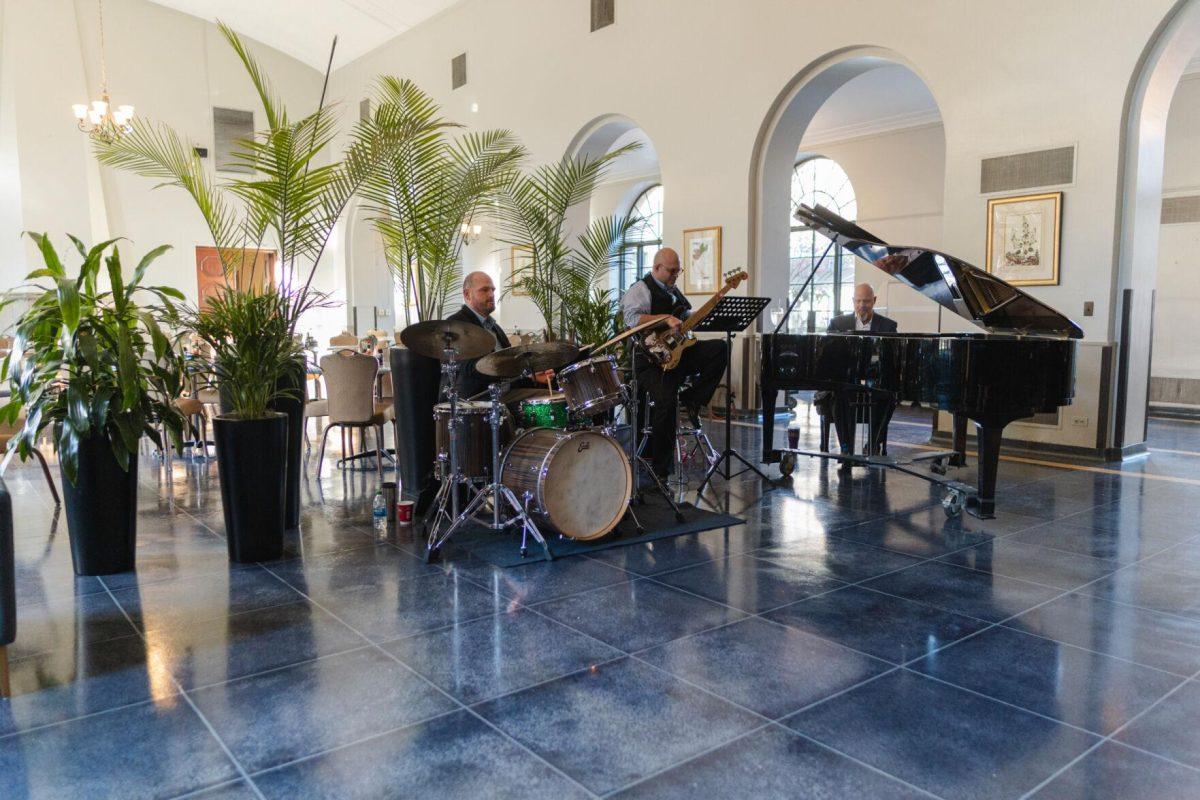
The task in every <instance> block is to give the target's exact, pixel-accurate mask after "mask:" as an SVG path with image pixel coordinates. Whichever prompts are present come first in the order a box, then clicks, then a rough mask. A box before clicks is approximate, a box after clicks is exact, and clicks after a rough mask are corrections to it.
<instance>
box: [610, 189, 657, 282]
mask: <svg viewBox="0 0 1200 800" xmlns="http://www.w3.org/2000/svg"><path fill="white" fill-rule="evenodd" d="M629 214H630V216H632V217H633V225H632V226H631V227H630V228H629V233H627V234H626V235H625V241H624V242H622V243H621V260H620V268H619V269H618V270H617V291H619V292H623V291H625V290H626V289H628V288H629V287H630V286H632V285H633V283H634V282H635V281H639V280H641V278H642V276H643V275H645V274H646V273H647V272H649V271H650V267H651V265H653V264H654V254H655V253H657V252H658V250H659V248H661V247H662V214H663V187H662V185H661V184H660V185H656V186H651V187H650V188H649V189H647V190H646V191H644V192H642V193H641V194H640V195H638V199H637V200H635V201H634V203H633V208H632V209H631V210H630V212H629Z"/></svg>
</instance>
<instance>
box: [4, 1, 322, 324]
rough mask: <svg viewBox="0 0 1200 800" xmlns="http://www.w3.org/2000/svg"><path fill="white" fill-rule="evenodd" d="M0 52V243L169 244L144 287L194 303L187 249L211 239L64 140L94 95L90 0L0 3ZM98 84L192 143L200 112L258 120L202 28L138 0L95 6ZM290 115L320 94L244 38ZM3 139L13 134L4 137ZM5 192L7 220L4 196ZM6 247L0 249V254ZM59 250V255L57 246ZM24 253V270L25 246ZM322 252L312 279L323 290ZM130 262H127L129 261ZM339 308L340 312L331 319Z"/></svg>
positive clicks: (235, 70)
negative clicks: (29, 233) (104, 78)
mask: <svg viewBox="0 0 1200 800" xmlns="http://www.w3.org/2000/svg"><path fill="white" fill-rule="evenodd" d="M2 10H3V25H2V28H0V30H2V35H3V40H2V51H0V52H2V55H0V176H4V175H6V174H8V171H9V170H11V169H12V166H13V165H15V167H16V170H17V180H16V181H12V182H10V181H8V180H4V181H3V189H0V223H2V224H3V234H2V235H0V239H2V240H3V245H2V246H0V247H8V248H11V238H12V237H15V235H16V232H17V231H19V230H23V229H29V230H36V231H47V232H49V233H50V234H51V235H52V236H53V237H55V239H56V240H57V241H59V242H62V243H63V244H64V245H65V244H66V238H65V234H66V233H68V232H69V233H73V234H75V235H77V236H79V237H80V238H82V239H84V240H85V241H88V240H92V241H99V240H100V237H102V236H105V235H112V236H124V237H126V238H128V239H129V240H130V241H129V242H127V243H123V244H122V245H121V246H122V249H123V250H124V251H125V252H126V257H127V260H132V259H130V258H129V257H130V256H135V255H136V256H138V257H140V255H141V254H142V253H144V252H145V251H147V250H150V249H151V248H153V247H156V246H158V245H160V244H170V245H172V247H173V249H172V250H171V251H170V252H169V253H167V254H166V255H165V256H163V257H162V258H160V259H159V261H158V262H156V264H155V266H154V267H153V269H152V272H151V273H150V279H151V280H152V281H154V282H155V283H160V284H166V285H170V286H175V287H177V288H179V289H181V290H182V291H184V292H185V294H187V295H188V296H189V297H192V298H194V297H195V291H196V266H195V254H194V253H195V250H194V248H195V247H196V246H198V245H200V246H211V244H212V241H211V238H210V237H209V235H208V233H207V229H206V228H205V227H204V225H203V222H202V220H201V218H200V216H199V213H198V212H197V211H196V210H195V207H194V205H193V204H192V202H191V200H190V198H188V197H187V196H186V195H185V194H184V193H183V192H182V190H178V189H174V188H162V189H157V190H152V187H153V186H154V185H155V183H156V181H153V180H149V179H145V178H139V177H137V176H134V175H131V174H129V173H125V172H118V171H115V170H109V169H107V168H101V167H99V165H98V164H97V163H96V161H95V159H94V157H93V156H92V155H91V151H90V143H89V139H88V137H87V136H86V135H85V134H83V133H81V132H80V131H78V130H77V129H76V127H75V120H74V118H73V116H72V114H71V105H72V104H73V103H80V102H87V101H89V100H91V99H92V98H94V97H96V96H97V95H98V92H99V84H100V54H99V41H98V27H97V11H96V4H95V3H94V2H91V0H37V1H36V2H30V1H29V0H3V9H2ZM104 12H105V13H104V23H105V32H106V37H107V60H108V77H109V88H110V92H111V94H112V99H113V102H114V103H117V104H120V103H129V104H132V105H134V106H135V107H136V109H137V114H138V116H142V117H148V118H152V119H154V120H158V121H162V122H165V123H167V124H169V125H171V126H172V127H173V128H175V129H176V130H177V131H179V132H180V133H182V134H183V135H185V136H186V137H188V138H190V139H191V140H193V141H194V143H195V144H197V145H200V146H204V147H208V148H209V152H210V163H211V153H212V146H213V130H212V107H213V106H221V107H226V108H236V109H245V110H253V111H254V112H255V124H256V126H259V127H265V120H264V119H263V116H262V112H261V110H260V108H259V104H258V101H257V96H256V95H255V94H254V92H253V89H252V87H251V85H250V82H249V80H248V78H247V77H246V75H245V71H244V69H243V68H242V66H241V63H240V62H239V61H238V60H237V58H236V56H235V55H234V54H233V52H232V50H231V49H230V48H229V46H228V45H227V44H226V43H225V40H224V38H223V37H222V36H221V35H220V33H219V31H218V30H217V28H216V27H215V26H214V25H211V24H209V23H206V22H202V21H200V20H198V19H196V18H194V17H191V16H188V15H185V14H181V13H178V12H175V11H171V10H169V9H166V8H163V7H162V6H159V5H156V4H153V3H149V2H145V1H144V0H109V1H108V2H106V3H105V4H104ZM251 47H252V49H253V51H254V53H255V54H256V55H257V56H258V57H259V59H260V60H261V62H262V64H263V66H264V68H265V70H266V72H267V73H268V74H269V75H270V76H271V78H272V79H273V80H274V82H275V85H276V88H277V90H278V91H279V93H280V94H281V96H282V97H283V98H284V100H285V102H286V103H287V104H288V106H289V109H290V110H291V111H292V113H293V114H294V115H300V114H304V113H309V112H310V111H312V110H313V109H315V108H316V104H317V102H318V100H319V98H320V91H321V76H320V75H319V74H318V73H317V72H316V71H315V70H313V69H312V68H310V67H307V66H305V65H303V64H301V63H300V62H298V61H296V60H294V59H292V58H289V57H287V56H284V55H282V54H280V53H278V52H276V51H274V50H271V49H269V48H266V47H263V46H260V45H257V44H254V43H251ZM13 134H15V135H13ZM14 192H19V201H18V208H19V213H17V212H14V210H13V205H12V198H13V195H14ZM9 252H10V251H9V250H5V249H0V253H4V254H8V253H9ZM60 252H62V250H61V249H60ZM23 254H24V258H25V260H26V261H27V262H28V264H34V263H37V260H38V259H37V256H36V255H35V254H34V253H33V251H32V249H31V248H29V246H28V245H27V246H26V247H25V250H24V253H23ZM335 262H336V257H335V258H334V259H331V261H330V264H328V265H326V266H325V267H324V268H323V270H322V283H323V285H325V286H327V287H329V288H334V281H335V280H336V279H337V277H336V272H337V266H336V263H335ZM133 263H136V261H133ZM26 266H27V264H24V265H23V264H21V263H20V262H19V261H18V260H15V259H10V258H4V259H0V287H9V286H12V285H15V284H16V283H18V282H19V280H20V278H22V277H23V276H24V274H25V272H27V271H28V269H26ZM337 313H339V314H340V313H342V312H340V311H339V312H337Z"/></svg>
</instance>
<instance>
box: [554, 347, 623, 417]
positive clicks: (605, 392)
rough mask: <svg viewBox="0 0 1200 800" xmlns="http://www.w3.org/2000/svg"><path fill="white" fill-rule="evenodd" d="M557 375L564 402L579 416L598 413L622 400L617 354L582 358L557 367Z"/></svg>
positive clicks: (618, 403)
mask: <svg viewBox="0 0 1200 800" xmlns="http://www.w3.org/2000/svg"><path fill="white" fill-rule="evenodd" d="M557 377H558V386H559V388H560V389H562V391H563V394H564V395H566V398H567V404H568V405H569V406H570V408H571V411H573V412H574V413H575V414H578V415H579V416H584V417H590V416H593V415H595V414H600V413H602V412H605V411H608V410H609V409H611V408H615V407H617V406H619V405H620V404H621V403H623V402H625V393H624V387H623V386H622V385H621V380H620V378H618V377H617V358H616V356H611V355H608V356H596V357H594V358H588V359H584V360H583V361H580V362H578V363H576V364H572V365H571V366H569V367H566V368H565V369H562V370H559V372H558V376H557Z"/></svg>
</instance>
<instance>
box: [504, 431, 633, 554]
mask: <svg viewBox="0 0 1200 800" xmlns="http://www.w3.org/2000/svg"><path fill="white" fill-rule="evenodd" d="M500 480H501V482H502V483H503V484H504V485H505V486H507V487H508V488H509V489H511V490H512V492H513V494H515V495H516V496H517V499H518V500H519V501H520V502H525V499H526V496H528V499H529V511H530V512H531V513H534V514H536V515H537V516H538V518H539V525H544V526H546V527H548V528H550V529H551V530H553V531H555V532H557V533H561V534H562V535H563V536H566V537H569V538H571V539H578V540H580V541H588V540H590V539H598V538H599V537H601V536H603V535H604V534H606V533H608V532H609V531H611V530H612V529H613V528H614V527H616V525H617V523H618V522H620V521H621V517H622V516H623V515H624V513H625V508H626V506H627V505H628V503H629V497H630V494H631V493H632V491H633V473H632V472H631V470H630V468H629V459H628V458H627V457H626V456H625V451H624V450H623V449H622V448H621V445H620V444H618V443H617V440H616V439H614V438H612V437H611V436H605V435H604V434H602V433H597V432H596V431H592V430H578V431H559V430H553V429H551V428H534V429H533V430H528V431H525V432H524V433H522V434H521V435H520V436H518V437H517V438H516V439H514V440H513V443H512V446H511V447H509V448H508V452H507V453H505V454H504V463H503V464H502V465H501V467H500Z"/></svg>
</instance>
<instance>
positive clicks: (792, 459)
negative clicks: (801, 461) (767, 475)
mask: <svg viewBox="0 0 1200 800" xmlns="http://www.w3.org/2000/svg"><path fill="white" fill-rule="evenodd" d="M795 471H796V456H795V455H794V454H792V453H784V454H783V456H782V457H781V458H780V459H779V473H780V474H781V475H783V476H784V477H785V478H786V477H787V476H788V475H791V474H792V473H793V472H795Z"/></svg>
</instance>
